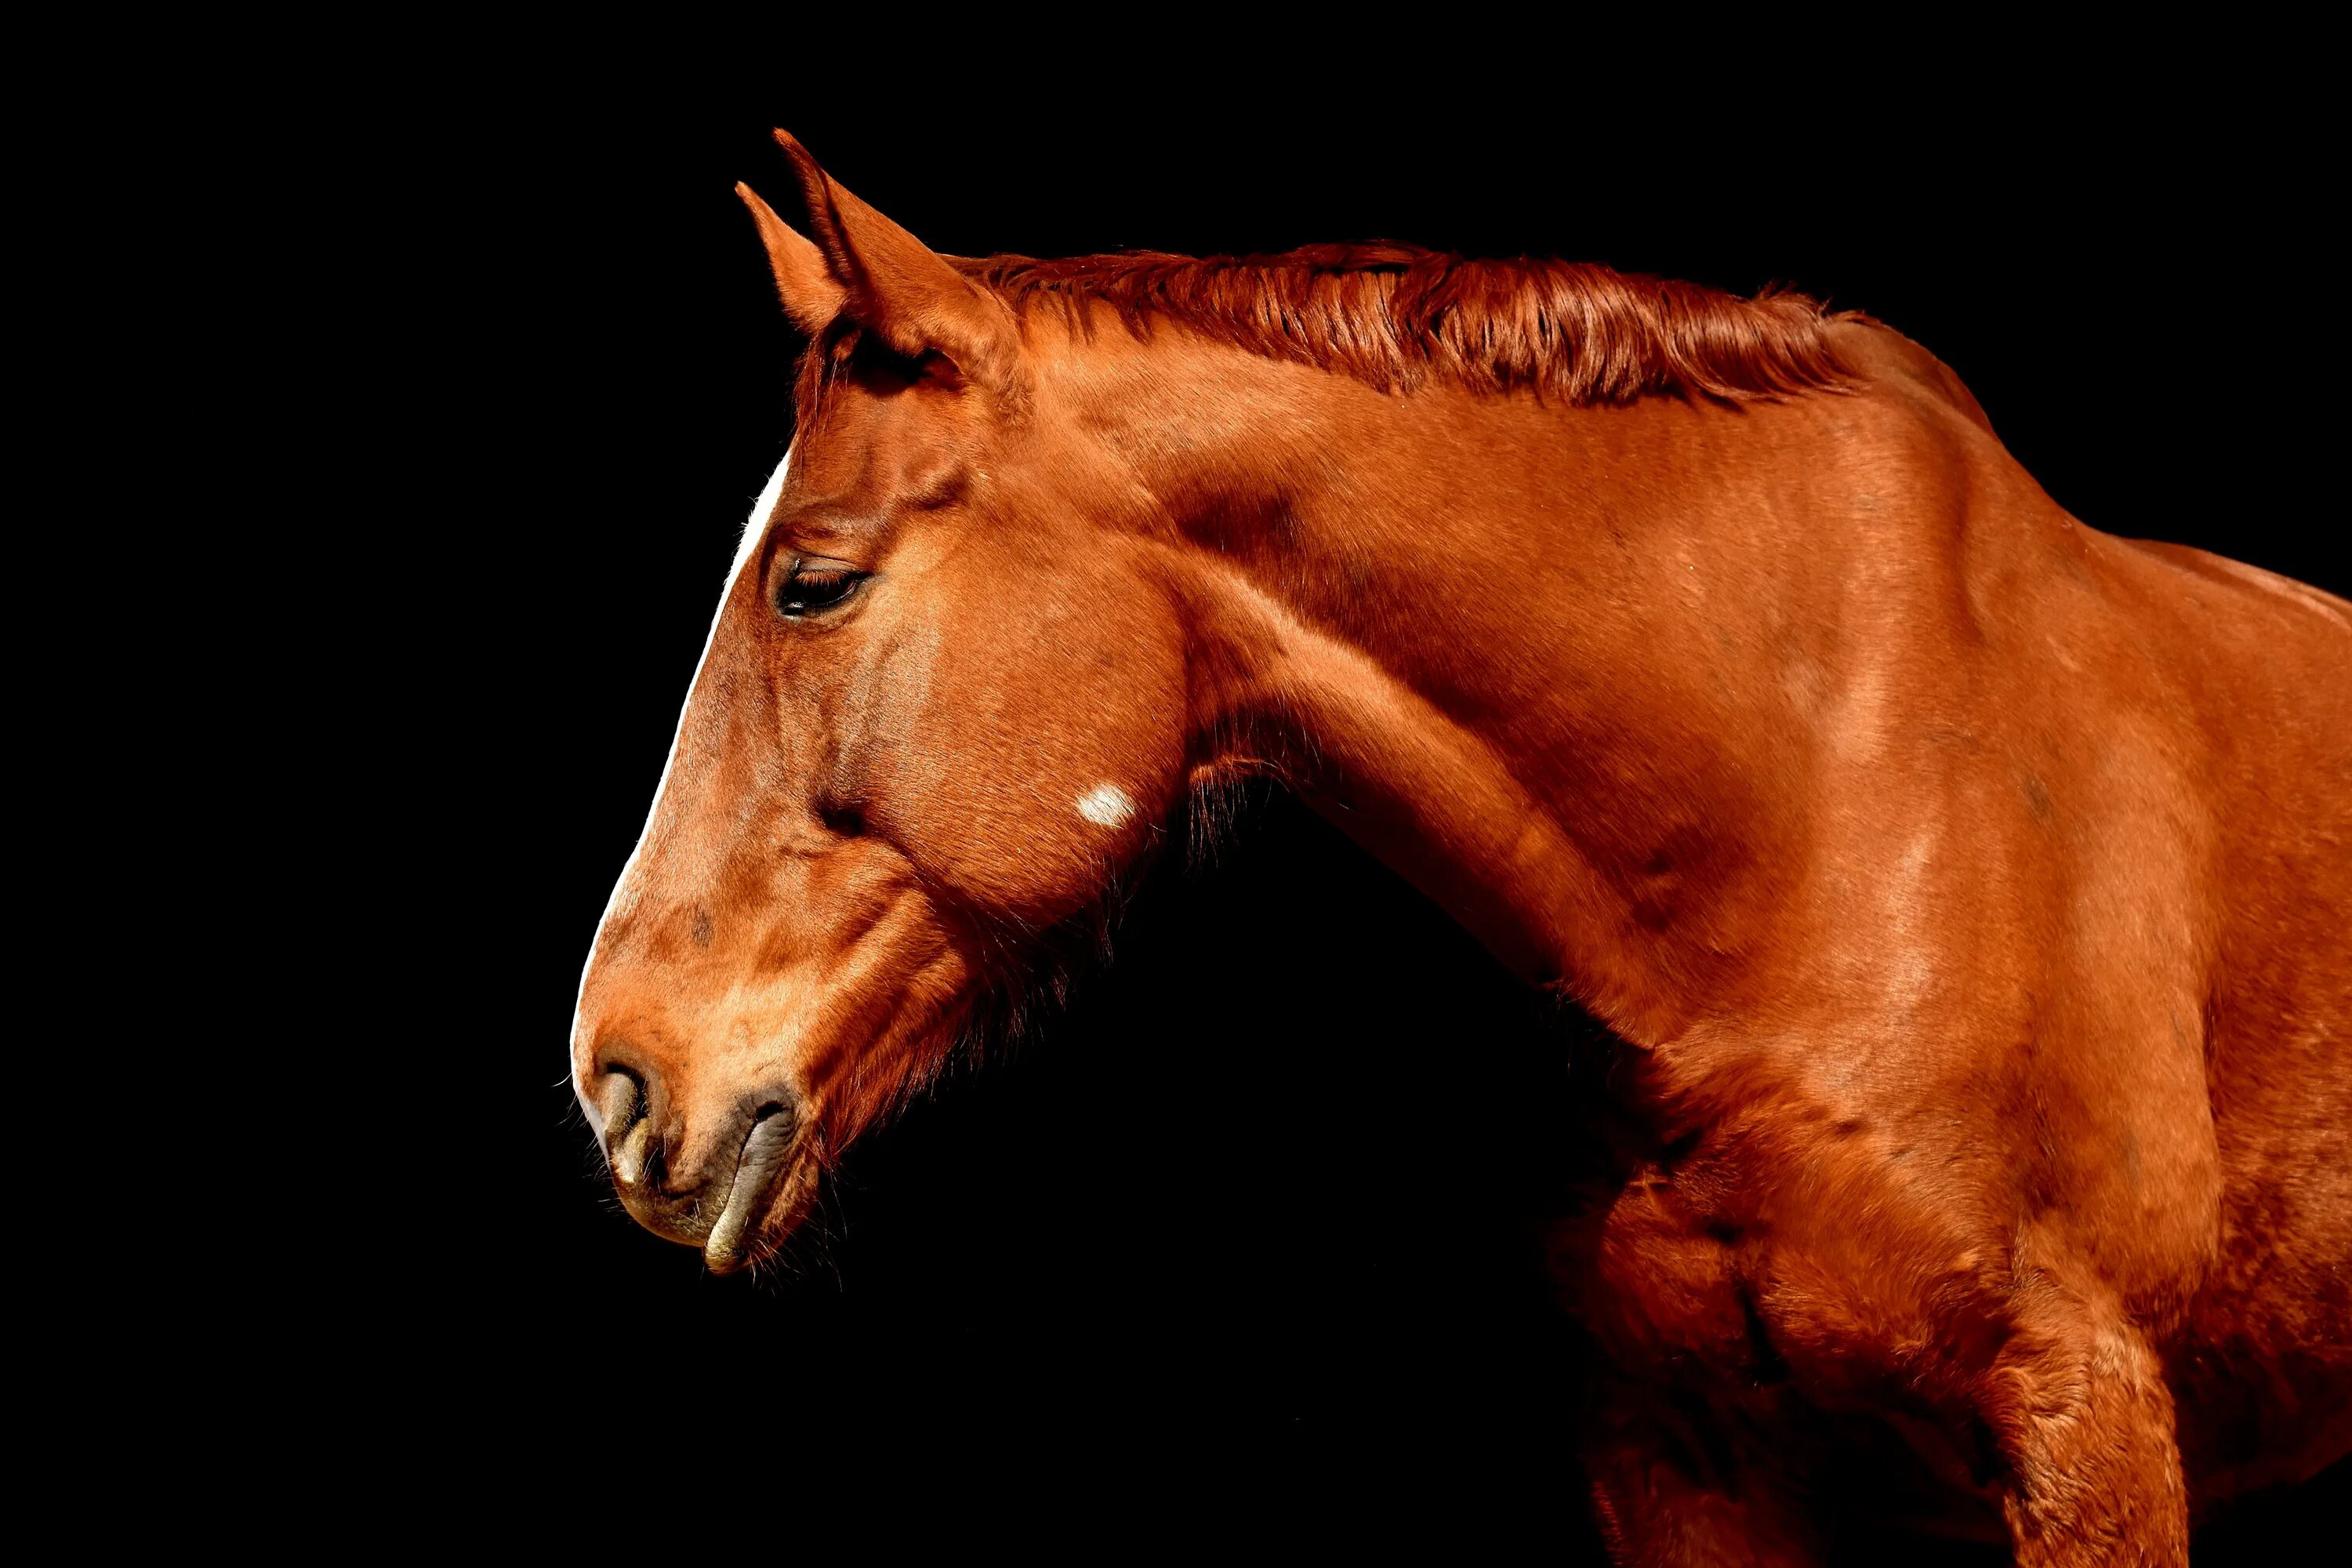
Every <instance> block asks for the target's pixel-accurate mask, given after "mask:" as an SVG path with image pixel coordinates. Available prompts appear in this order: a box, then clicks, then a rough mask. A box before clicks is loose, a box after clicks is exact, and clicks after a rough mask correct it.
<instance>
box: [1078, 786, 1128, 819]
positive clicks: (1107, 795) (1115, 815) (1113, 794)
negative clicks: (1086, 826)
mask: <svg viewBox="0 0 2352 1568" xmlns="http://www.w3.org/2000/svg"><path fill="white" fill-rule="evenodd" d="M1078 815H1079V816H1083V817H1085V818H1086V819H1087V821H1088V822H1091V823H1093V824H1094V825H1095V826H1097V827H1117V826H1118V825H1119V824H1121V823H1123V822H1125V821H1126V820H1127V819H1128V818H1129V817H1130V816H1134V815H1135V802H1134V801H1132V800H1130V799H1129V798H1128V794H1127V792H1126V791H1125V790H1123V789H1121V788H1119V787H1118V785H1117V784H1097V785H1095V787H1094V788H1092V789H1090V790H1088V791H1087V793H1086V794H1084V795H1080V796H1078Z"/></svg>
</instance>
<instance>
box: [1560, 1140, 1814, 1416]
mask: <svg viewBox="0 0 2352 1568" xmlns="http://www.w3.org/2000/svg"><path fill="white" fill-rule="evenodd" d="M1596 1195H1597V1196H1600V1201H1599V1202H1598V1203H1596V1204H1594V1205H1592V1206H1591V1208H1589V1209H1588V1210H1587V1211H1586V1212H1585V1213H1584V1214H1583V1215H1580V1217H1579V1218H1578V1219H1576V1220H1574V1221H1571V1222H1570V1223H1569V1224H1568V1225H1566V1226H1563V1227H1562V1230H1561V1233H1560V1235H1559V1239H1558V1243H1557V1245H1556V1247H1555V1267H1556V1268H1557V1269H1558V1271H1559V1276H1560V1279H1561V1282H1562V1285H1563V1286H1564V1288H1565V1289H1566V1291H1567V1293H1568V1296H1569V1299H1570V1302H1571V1304H1572V1306H1573V1308H1574V1310H1575V1311H1576V1313H1577V1315H1578V1317H1579V1318H1580V1320H1581V1321H1583V1323H1584V1324H1585V1326H1586V1328H1587V1329H1588V1330H1589V1331H1591V1333H1592V1335H1593V1336H1594V1338H1595V1339H1596V1340H1597V1341H1598V1342H1599V1343H1600V1348H1601V1352H1602V1353H1603V1354H1604V1355H1605V1356H1606V1357H1607V1358H1608V1359H1609V1360H1610V1361H1611V1363H1612V1364H1613V1365H1615V1366H1617V1367H1619V1368H1621V1369H1624V1370H1628V1371H1646V1372H1649V1373H1654V1374H1660V1375H1665V1376H1670V1377H1672V1378H1674V1379H1675V1380H1677V1381H1685V1382H1688V1381H1692V1380H1694V1379H1696V1380H1697V1381H1700V1382H1706V1383H1717V1384H1726V1385H1728V1386H1730V1387H1733V1388H1741V1387H1747V1388H1761V1387H1765V1386H1767V1385H1770V1384H1778V1383H1780V1382H1781V1381H1783V1380H1785V1378H1786V1377H1787V1373H1788V1368H1787V1366H1786V1363H1784V1362H1783V1361H1782V1360H1781V1358H1780V1353H1779V1352H1777V1351H1776V1350H1775V1349H1774V1348H1773V1345H1772V1341H1771V1334H1770V1331H1769V1328H1768V1327H1767V1325H1766V1322H1765V1320H1764V1318H1763V1317H1762V1315H1761V1314H1760V1313H1759V1310H1758V1306H1757V1301H1756V1298H1755V1295H1754V1293H1753V1291H1752V1290H1751V1289H1750V1287H1749V1284H1748V1278H1747V1273H1746V1263H1747V1260H1746V1259H1744V1258H1742V1256H1741V1252H1740V1249H1739V1247H1738V1245H1737V1244H1736V1232H1734V1231H1733V1230H1732V1229H1731V1227H1730V1226H1728V1225H1727V1224H1726V1223H1725V1222H1724V1221H1723V1220H1721V1219H1720V1218H1719V1217H1718V1216H1716V1215H1712V1214H1710V1213H1708V1212H1707V1211H1706V1209H1705V1208H1704V1207H1702V1206H1701V1205H1699V1204H1696V1203H1695V1202H1694V1201H1693V1200H1692V1197H1691V1195H1690V1194H1687V1193H1686V1192H1685V1191H1683V1190H1682V1189H1681V1188H1680V1187H1679V1186H1678V1185H1677V1184H1676V1183H1675V1181H1674V1179H1673V1178H1672V1177H1671V1175H1669V1174H1667V1173H1664V1172H1663V1171H1661V1170H1658V1169H1656V1168H1645V1169H1642V1170H1637V1171H1636V1172H1635V1173H1633V1176H1632V1177H1631V1178H1630V1179H1628V1180H1627V1181H1626V1182H1625V1183H1624V1184H1622V1186H1619V1187H1617V1188H1616V1189H1615V1190H1614V1191H1612V1192H1610V1193H1608V1194H1605V1195H1599V1194H1596Z"/></svg>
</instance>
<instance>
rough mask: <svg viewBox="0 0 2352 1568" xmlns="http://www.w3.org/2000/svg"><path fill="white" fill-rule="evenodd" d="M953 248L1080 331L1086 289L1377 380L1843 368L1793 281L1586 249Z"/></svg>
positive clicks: (1132, 323)
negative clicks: (1753, 287)
mask: <svg viewBox="0 0 2352 1568" xmlns="http://www.w3.org/2000/svg"><path fill="white" fill-rule="evenodd" d="M952 259H954V260H955V264H956V265H957V266H958V267H959V268H961V270H962V271H963V272H964V274H965V275H966V276H967V277H969V278H971V279H972V280H973V281H974V282H976V283H979V284H982V285H983V286H984V287H986V288H988V289H991V290H992V291H993V292H994V293H995V294H996V295H998V297H1000V298H1001V299H1003V300H1004V301H1005V302H1006V303H1007V304H1008V305H1010V306H1011V307H1012V308H1013V310H1015V311H1016V312H1018V313H1025V312H1026V311H1027V310H1029V308H1030V307H1032V306H1033V305H1035V304H1038V303H1041V302H1042V303H1045V304H1047V305H1049V306H1050V307H1051V308H1054V309H1055V310H1058V311H1059V312H1060V314H1061V316H1062V318H1063V320H1064V321H1066V322H1067V323H1068V324H1069V326H1070V327H1071V329H1072V330H1073V331H1078V332H1081V333H1090V332H1091V331H1093V330H1094V313H1093V312H1092V311H1091V310H1089V308H1088V307H1089V306H1090V305H1092V304H1094V303H1095V302H1097V301H1099V302H1100V303H1102V304H1104V305H1107V306H1108V307H1109V308H1110V309H1111V310H1113V311H1115V312H1116V313H1117V314H1118V318H1119V320H1120V321H1122V322H1123V323H1124V324H1125V325H1126V327H1127V329H1128V331H1130V332H1133V333H1135V334H1136V335H1137V336H1139V337H1142V336H1148V335H1149V334H1150V331H1151V327H1152V323H1153V321H1155V319H1162V318H1164V319H1166V320H1168V321H1175V322H1177V323H1179V324H1181V325H1182V326H1184V327H1186V328H1189V329H1190V330H1192V331H1195V332H1199V333H1202V334H1203V335H1205V336H1207V337H1210V338H1213V339H1215V340H1217V341H1219V342H1226V343H1231V344H1233V345H1234V346H1235V347H1237V348H1242V349H1246V350H1248V351H1249V352H1251V353H1259V354H1266V355H1270V356H1272V357H1275V358H1277V359H1288V360H1294V361H1298V362H1301V363H1307V364H1312V365H1317V366H1319V367H1320V368H1322V369H1324V370H1328V371H1336V372H1339V373H1341V374H1348V375H1352V376H1355V377H1357V378H1358V379H1359V380H1361V381H1366V382H1369V383H1370V384H1372V385H1374V386H1377V387H1381V388H1382V389H1384V390H1388V389H1394V390H1403V391H1410V390H1412V389H1413V388H1415V387H1418V386H1420V385H1422V384H1424V383H1425V382H1427V381H1429V380H1432V379H1437V380H1443V381H1446V382H1451V383H1454V384H1458V385H1462V386H1466V387H1468V388H1470V389H1471V390H1473V391H1476V392H1483V393H1499V392H1507V391H1510V390H1513V389H1517V388H1522V387H1525V388H1530V389H1533V390H1534V391H1536V392H1538V394H1542V395H1556V396H1559V397H1561V398H1563V399H1565V400H1567V401H1568V402H1570V403H1572V404H1592V403H1603V404H1619V403H1631V402H1633V401H1634V400H1635V399H1637V398H1640V397H1643V396H1644V395H1650V394H1665V395H1679V396H1685V397H1688V396H1705V397H1712V398H1723V399H1731V400H1738V399H1745V398H1755V397H1774V396H1782V395H1790V394H1793V393H1799V392H1806V391H1811V390H1815V389H1819V388H1836V387H1842V386H1844V385H1846V384H1849V382H1850V380H1851V375H1850V373H1849V371H1848V370H1847V367H1846V366H1845V364H1844V363H1843V362H1842V361H1841V360H1840V358H1839V356H1838V354H1837V352H1836V350H1835V349H1834V348H1833V347H1832V345H1831V343H1830V341H1829V333H1828V331H1827V328H1828V326H1829V325H1830V324H1831V323H1832V322H1834V321H1842V320H1845V319H1847V318H1846V317H1844V316H1842V315H1839V316H1833V315H1831V314H1828V313H1827V312H1826V311H1825V310H1824V309H1823V307H1822V305H1821V304H1820V303H1819V302H1817V301H1816V300H1811V299H1809V298H1807V297H1806V296H1805V295H1802V294H1798V293H1792V292H1787V291H1783V290H1778V289H1766V290H1765V291H1764V292H1763V293H1761V294H1759V295H1758V296H1757V297H1756V298H1754V299H1752V300H1748V299H1741V298H1739V297H1738V296H1737V295H1733V294H1727V293H1725V292H1724V291H1722V290H1721V289H1709V288H1706V287H1705V286H1703V285H1701V284H1696V283H1684V282H1677V281H1675V280H1674V279H1662V278H1651V277H1646V276H1642V275H1638V274H1629V273H1622V272H1618V271H1615V270H1613V269H1612V268H1607V267H1602V266H1598V265H1595V264H1592V263H1589V262H1573V261H1553V260H1528V259H1523V260H1517V261H1468V260H1465V259H1464V258H1461V257H1458V256H1451V255H1446V254H1444V253H1443V252H1439V251H1433V250H1423V249H1421V248H1420V247H1414V246H1408V245H1397V244H1391V243H1382V244H1375V245H1321V246H1310V247H1306V248H1304V249H1300V250H1292V251H1286V252H1285V253H1283V254H1281V255H1276V256H1211V257H1191V256H1173V255H1169V254H1167V253H1165V252H1160V251H1129V252H1125V253H1122V254H1119V255H1114V256H1076V257H1069V258H1063V259H1059V260H1039V259H1037V258H1034V257H1027V256H992V257H985V258H952Z"/></svg>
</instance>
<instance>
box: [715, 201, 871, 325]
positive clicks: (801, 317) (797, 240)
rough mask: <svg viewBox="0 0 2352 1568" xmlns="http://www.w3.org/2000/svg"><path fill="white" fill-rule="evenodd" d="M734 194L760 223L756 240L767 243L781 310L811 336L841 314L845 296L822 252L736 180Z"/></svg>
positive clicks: (770, 268)
mask: <svg viewBox="0 0 2352 1568" xmlns="http://www.w3.org/2000/svg"><path fill="white" fill-rule="evenodd" d="M735 194H736V195H738V196H740V197H741V198H742V201H743V205H745V206H747V207H750V208H751V221H752V222H753V223H755V224H757V225H759V226H760V243H761V244H762V245H764V246H766V247H768V268H769V270H770V271H772V272H773V273H774V274H775V275H776V297H777V298H778V299H780V300H782V301H783V302H784V314H785V315H787V316H790V317H791V318H792V319H793V325H794V326H796V327H798V328H799V329H800V330H801V331H802V332H803V334H804V335H805V336H808V337H812V338H813V337H815V336H816V335H817V334H818V333H820V332H822V331H824V330H825V328H827V327H829V326H831V325H832V324H833V319H834V318H835V316H838V315H839V314H841V307H842V303H843V301H844V300H845V299H846V298H847V295H846V294H845V291H844V290H843V289H842V287H841V285H840V284H838V283H836V282H835V281H834V280H833V273H832V271H831V269H830V268H827V267H826V265H825V260H824V251H822V250H819V249H818V248H817V247H815V246H814V245H812V244H810V243H809V241H808V240H806V239H805V238H803V237H801V236H800V235H799V234H797V233H795V232H794V231H793V228H792V227H791V226H790V225H788V224H786V223H785V222H784V220H783V219H782V218H780V217H778V216H776V210H775V208H773V207H772V206H770V205H768V204H767V203H765V202H763V201H761V199H760V193H759V192H757V191H755V190H753V189H752V188H751V186H749V185H747V184H742V183H741V182H740V181H738V182H737V183H736V185H735Z"/></svg>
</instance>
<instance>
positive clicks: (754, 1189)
mask: <svg viewBox="0 0 2352 1568" xmlns="http://www.w3.org/2000/svg"><path fill="white" fill-rule="evenodd" d="M798 1129H799V1123H798V1119H797V1118H795V1117H794V1116H793V1113H792V1111H791V1110H790V1109H789V1108H785V1107H777V1108H775V1109H773V1110H769V1111H768V1112H766V1113H765V1114H763V1115H761V1117H760V1118H759V1120H757V1121H754V1122H752V1123H751V1131H749V1132H748V1133H746V1134H745V1135H744V1138H743V1152H741V1153H740V1155H738V1156H737V1157H736V1161H735V1175H734V1179H733V1181H732V1182H731V1183H730V1184H729V1186H728V1189H727V1202H726V1205H725V1206H724V1207H722V1208H721V1209H720V1210H719V1217H718V1219H717V1220H715V1221H713V1222H712V1224H711V1226H710V1234H709V1236H708V1237H705V1238H704V1239H703V1243H702V1261H703V1264H704V1266H705V1267H706V1268H709V1270H710V1271H711V1272H712V1273H713V1274H729V1273H732V1272H733V1271H734V1270H736V1269H738V1268H742V1267H743V1266H744V1265H745V1264H746V1263H749V1262H750V1261H751V1253H752V1249H753V1243H754V1242H755V1241H756V1237H757V1233H758V1230H759V1224H760V1220H761V1218H762V1217H763V1216H764V1215H766V1214H767V1211H768V1208H769V1203H770V1200H771V1199H772V1197H773V1196H774V1194H775V1192H776V1189H777V1187H778V1186H779V1185H780V1179H781V1178H782V1175H783V1173H784V1172H785V1170H786V1169H787V1168H788V1167H789V1166H790V1165H791V1163H792V1160H791V1155H792V1151H793V1133H794V1132H796V1131H798Z"/></svg>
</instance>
